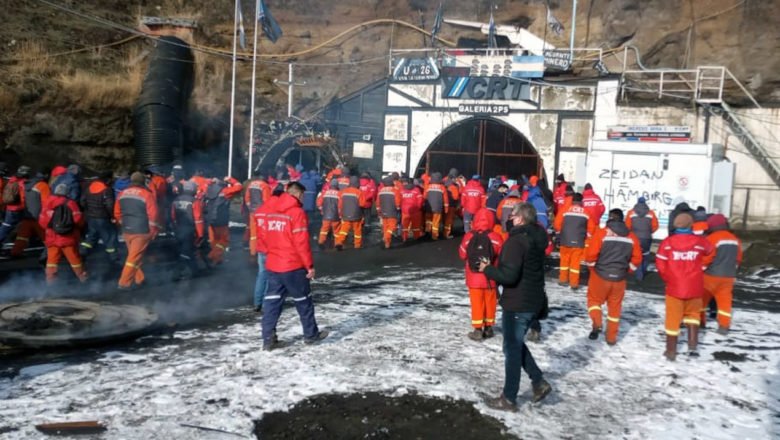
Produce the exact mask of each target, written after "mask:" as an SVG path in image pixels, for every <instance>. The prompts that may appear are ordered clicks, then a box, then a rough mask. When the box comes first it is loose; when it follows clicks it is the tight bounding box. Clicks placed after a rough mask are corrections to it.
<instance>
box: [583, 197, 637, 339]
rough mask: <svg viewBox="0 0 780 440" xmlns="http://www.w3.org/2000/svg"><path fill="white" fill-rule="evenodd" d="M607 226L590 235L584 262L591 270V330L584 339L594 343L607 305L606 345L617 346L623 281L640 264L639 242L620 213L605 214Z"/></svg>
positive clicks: (624, 281)
mask: <svg viewBox="0 0 780 440" xmlns="http://www.w3.org/2000/svg"><path fill="white" fill-rule="evenodd" d="M608 218H609V219H608V220H607V224H606V225H605V226H604V227H603V228H600V229H598V230H597V231H596V233H595V234H593V238H592V239H591V240H590V244H589V245H588V248H587V250H586V252H585V261H586V263H587V264H588V266H589V267H592V268H593V270H591V271H590V279H589V280H588V314H589V315H590V319H591V321H592V322H593V326H592V329H591V332H590V335H589V336H588V338H589V339H597V338H598V337H599V333H601V330H602V328H603V327H602V312H601V306H602V304H604V303H605V302H606V303H607V335H606V339H607V344H609V345H615V343H617V335H618V329H619V327H620V312H621V308H622V306H623V297H624V296H625V293H626V277H627V276H628V274H629V273H631V272H633V271H634V270H636V268H637V267H638V266H639V265H640V264H641V263H642V248H641V246H640V245H639V239H638V238H637V237H636V235H634V234H633V233H632V232H631V231H629V229H628V226H626V224H625V223H623V211H621V210H620V209H613V210H611V211H609V217H608Z"/></svg>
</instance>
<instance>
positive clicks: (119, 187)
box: [114, 172, 130, 200]
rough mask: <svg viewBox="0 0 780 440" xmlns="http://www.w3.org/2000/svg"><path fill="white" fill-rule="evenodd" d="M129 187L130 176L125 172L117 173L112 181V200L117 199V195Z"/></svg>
mask: <svg viewBox="0 0 780 440" xmlns="http://www.w3.org/2000/svg"><path fill="white" fill-rule="evenodd" d="M129 187H130V174H128V173H127V172H122V173H119V175H118V176H117V177H116V179H114V200H116V199H118V198H119V193H121V192H122V191H124V190H126V189H127V188H129Z"/></svg>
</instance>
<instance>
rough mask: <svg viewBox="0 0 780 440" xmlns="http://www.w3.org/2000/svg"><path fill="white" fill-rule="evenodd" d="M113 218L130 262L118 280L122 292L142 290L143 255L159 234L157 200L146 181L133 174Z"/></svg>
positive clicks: (142, 177) (115, 204)
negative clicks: (118, 227)
mask: <svg viewBox="0 0 780 440" xmlns="http://www.w3.org/2000/svg"><path fill="white" fill-rule="evenodd" d="M114 218H115V219H116V221H117V223H119V224H120V225H121V227H122V236H123V237H124V239H125V244H126V245H127V260H126V261H125V266H124V267H123V268H122V275H121V276H120V277H119V285H118V286H117V287H118V288H119V290H128V289H130V288H131V287H132V284H133V283H135V285H136V286H141V285H143V283H144V280H145V279H146V278H145V276H144V272H143V270H141V265H142V262H143V257H144V253H145V252H146V248H147V247H148V246H149V243H151V241H152V240H154V238H155V237H156V236H157V233H158V232H159V231H160V225H159V223H157V221H156V220H157V200H155V199H154V194H153V193H152V192H151V191H150V190H149V189H148V188H147V187H146V177H145V176H144V175H143V174H141V173H139V172H137V171H136V172H134V173H133V174H131V175H130V186H129V187H127V188H126V189H124V190H122V192H120V193H119V196H117V198H116V202H115V203H114Z"/></svg>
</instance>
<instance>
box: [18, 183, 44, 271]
mask: <svg viewBox="0 0 780 440" xmlns="http://www.w3.org/2000/svg"><path fill="white" fill-rule="evenodd" d="M47 174H48V172H47V171H46V170H44V171H43V172H42V173H36V174H35V175H34V176H32V177H29V178H27V179H26V180H25V182H24V185H23V188H24V211H25V213H24V217H23V218H22V221H21V222H20V223H19V228H18V229H17V230H16V239H15V240H14V247H13V248H11V256H12V257H18V256H20V255H22V252H24V250H25V249H27V246H29V244H30V239H31V238H32V236H33V234H34V235H36V236H38V238H40V239H41V241H43V240H44V239H45V231H44V228H42V227H41V225H40V224H39V223H38V218H39V217H40V214H41V210H42V209H43V206H44V205H45V204H46V199H48V198H49V195H50V193H51V191H50V189H49V183H48V180H49V176H48V175H47Z"/></svg>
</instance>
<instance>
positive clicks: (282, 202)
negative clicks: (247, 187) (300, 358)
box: [258, 182, 360, 350]
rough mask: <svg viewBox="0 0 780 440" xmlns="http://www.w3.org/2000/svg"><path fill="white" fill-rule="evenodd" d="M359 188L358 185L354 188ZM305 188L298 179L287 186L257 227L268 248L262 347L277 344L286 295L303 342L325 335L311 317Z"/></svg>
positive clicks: (312, 268)
mask: <svg viewBox="0 0 780 440" xmlns="http://www.w3.org/2000/svg"><path fill="white" fill-rule="evenodd" d="M355 189H356V190H358V191H360V189H359V188H357V187H355ZM305 190H306V189H305V188H304V186H303V185H301V184H300V183H297V182H292V183H290V184H289V185H288V186H287V190H286V192H284V193H282V194H281V195H280V196H279V197H274V198H272V199H271V201H270V202H269V206H268V207H267V209H268V211H267V212H268V214H267V216H266V221H265V222H264V223H263V224H262V226H261V227H260V228H259V237H258V239H259V240H261V241H262V242H263V243H265V245H266V247H267V251H268V256H267V258H266V270H267V273H268V291H267V293H266V296H265V299H264V301H263V310H264V314H263V319H262V329H263V350H273V349H274V348H278V347H280V345H281V344H280V342H279V340H278V338H277V335H276V324H277V322H278V321H279V316H280V315H281V313H282V305H283V304H284V300H285V298H287V296H288V295H289V296H291V297H292V298H293V300H294V303H295V308H296V310H297V311H298V316H299V317H300V320H301V325H302V326H303V338H304V343H306V344H313V343H315V342H318V341H320V340H322V339H324V338H326V337H327V336H328V332H327V331H320V330H319V328H318V327H317V321H316V319H315V317H314V301H312V293H311V284H310V281H311V280H312V279H313V278H314V274H315V272H314V262H313V259H312V253H311V247H310V246H309V234H308V232H307V231H308V225H307V218H306V213H304V212H303V209H301V204H302V201H303V193H304V191H305Z"/></svg>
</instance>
